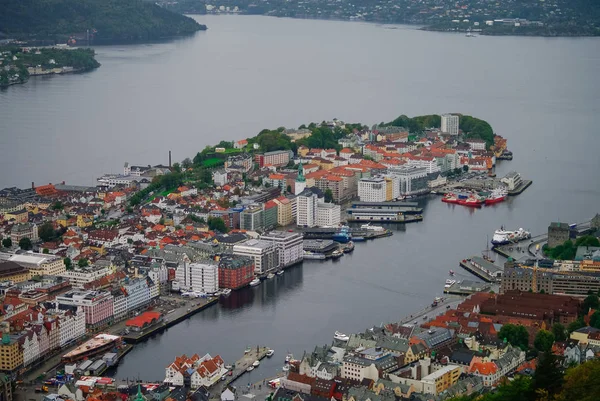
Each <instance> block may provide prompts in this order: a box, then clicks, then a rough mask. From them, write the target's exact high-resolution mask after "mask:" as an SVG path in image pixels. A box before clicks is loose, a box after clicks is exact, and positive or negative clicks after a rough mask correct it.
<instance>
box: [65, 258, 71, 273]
mask: <svg viewBox="0 0 600 401" xmlns="http://www.w3.org/2000/svg"><path fill="white" fill-rule="evenodd" d="M63 262H64V263H65V269H67V270H73V262H72V261H71V258H64V259H63Z"/></svg>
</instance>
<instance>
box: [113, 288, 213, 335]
mask: <svg viewBox="0 0 600 401" xmlns="http://www.w3.org/2000/svg"><path fill="white" fill-rule="evenodd" d="M218 301H219V298H218V297H210V298H204V299H200V300H199V301H198V302H197V303H196V304H194V305H192V306H190V307H189V308H187V309H185V308H179V309H175V310H174V311H173V313H167V314H166V315H165V316H164V319H163V320H162V321H161V322H159V323H157V324H155V325H153V326H150V327H148V328H146V329H144V330H141V331H132V332H130V333H129V334H125V335H123V336H122V337H123V340H125V341H126V342H127V343H129V344H136V343H139V342H141V341H144V340H146V339H147V338H148V337H150V336H152V335H154V334H157V333H160V332H162V331H163V330H166V329H167V328H169V327H171V326H173V325H175V324H177V323H179V322H181V321H182V320H185V319H187V318H188V317H190V316H192V315H194V314H196V313H198V312H200V311H201V310H204V309H206V308H208V307H209V306H211V305H214V304H216V303H217V302H218Z"/></svg>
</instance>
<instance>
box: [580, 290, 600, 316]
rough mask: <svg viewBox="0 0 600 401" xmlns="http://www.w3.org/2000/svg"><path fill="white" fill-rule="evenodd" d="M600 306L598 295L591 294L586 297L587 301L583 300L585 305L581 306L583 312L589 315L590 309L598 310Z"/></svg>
mask: <svg viewBox="0 0 600 401" xmlns="http://www.w3.org/2000/svg"><path fill="white" fill-rule="evenodd" d="M599 305H600V301H599V300H598V295H596V294H591V295H588V296H587V297H585V299H584V300H583V303H582V304H581V310H582V311H583V313H584V314H585V313H588V312H589V311H590V309H595V310H597V309H598V306H599Z"/></svg>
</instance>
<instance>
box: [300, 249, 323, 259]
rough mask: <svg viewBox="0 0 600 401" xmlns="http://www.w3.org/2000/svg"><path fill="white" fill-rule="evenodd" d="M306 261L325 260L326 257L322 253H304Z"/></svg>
mask: <svg viewBox="0 0 600 401" xmlns="http://www.w3.org/2000/svg"><path fill="white" fill-rule="evenodd" d="M304 259H308V260H323V259H325V255H324V254H322V253H316V252H311V251H304Z"/></svg>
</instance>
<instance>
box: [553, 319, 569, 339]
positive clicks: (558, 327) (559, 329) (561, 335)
mask: <svg viewBox="0 0 600 401" xmlns="http://www.w3.org/2000/svg"><path fill="white" fill-rule="evenodd" d="M552 334H554V339H555V341H565V340H566V339H567V334H568V333H567V329H566V327H565V326H563V325H562V324H560V323H554V324H553V325H552Z"/></svg>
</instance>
